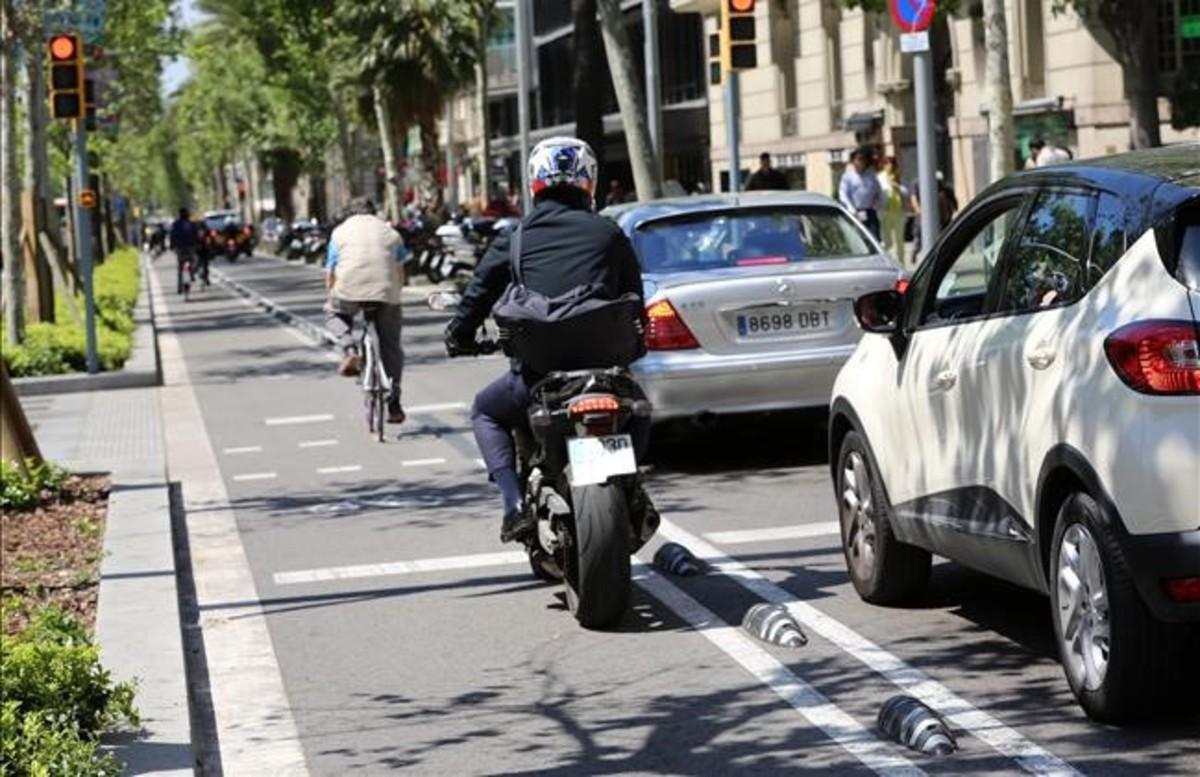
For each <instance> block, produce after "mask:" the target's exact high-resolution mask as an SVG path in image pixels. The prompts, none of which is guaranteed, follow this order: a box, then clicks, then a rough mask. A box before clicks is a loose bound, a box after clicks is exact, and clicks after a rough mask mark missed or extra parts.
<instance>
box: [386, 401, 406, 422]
mask: <svg viewBox="0 0 1200 777" xmlns="http://www.w3.org/2000/svg"><path fill="white" fill-rule="evenodd" d="M387 412H388V414H387V422H388V423H389V424H402V423H404V419H406V418H408V416H407V415H405V414H404V408H403V407H401V406H400V400H398V399H397V400H396V401H394V402H388V411H387Z"/></svg>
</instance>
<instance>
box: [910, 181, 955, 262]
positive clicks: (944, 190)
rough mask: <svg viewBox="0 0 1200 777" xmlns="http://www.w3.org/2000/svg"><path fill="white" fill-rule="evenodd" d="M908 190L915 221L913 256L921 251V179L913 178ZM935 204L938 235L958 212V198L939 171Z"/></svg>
mask: <svg viewBox="0 0 1200 777" xmlns="http://www.w3.org/2000/svg"><path fill="white" fill-rule="evenodd" d="M908 189H909V204H910V205H911V206H912V211H913V218H914V219H915V225H914V226H915V229H914V230H913V231H914V233H915V237H916V240H915V246H914V249H913V254H914V256H915V255H916V254H917V253H919V252H920V250H921V179H920V178H919V177H918V178H914V179H913V180H912V183H911V184H910V185H909V187H908ZM937 204H938V218H937V225H938V233H939V234H940V233H941V231H942V230H943V229H945V228H946V226H947V225H948V224H949V223H950V221H951V220H952V219H953V218H954V214H955V213H957V212H958V197H957V196H956V195H955V194H954V188H953V187H952V186H950V185H949V184H947V183H946V176H945V175H943V174H942V171H941V170H938V171H937Z"/></svg>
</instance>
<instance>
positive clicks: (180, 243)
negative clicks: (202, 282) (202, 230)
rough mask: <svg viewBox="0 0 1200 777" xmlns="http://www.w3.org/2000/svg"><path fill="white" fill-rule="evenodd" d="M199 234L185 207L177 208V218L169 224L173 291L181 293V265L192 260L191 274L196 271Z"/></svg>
mask: <svg viewBox="0 0 1200 777" xmlns="http://www.w3.org/2000/svg"><path fill="white" fill-rule="evenodd" d="M199 242H200V236H199V234H198V230H197V228H196V225H195V224H193V223H192V219H191V214H189V213H188V209H187V208H180V209H179V218H177V219H175V221H174V222H172V224H171V250H172V251H174V252H175V292H176V293H177V294H182V293H183V265H184V262H187V261H191V262H192V274H193V275H195V272H196V248H197V245H198V243H199Z"/></svg>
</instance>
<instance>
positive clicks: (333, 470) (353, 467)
mask: <svg viewBox="0 0 1200 777" xmlns="http://www.w3.org/2000/svg"><path fill="white" fill-rule="evenodd" d="M361 469H362V465H361V464H343V465H342V466H340V467H317V474H318V475H334V474H337V473H339V472H358V471H359V470H361Z"/></svg>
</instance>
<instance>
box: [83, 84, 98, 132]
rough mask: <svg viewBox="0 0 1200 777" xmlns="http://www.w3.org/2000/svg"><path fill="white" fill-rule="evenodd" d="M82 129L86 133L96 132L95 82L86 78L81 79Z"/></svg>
mask: <svg viewBox="0 0 1200 777" xmlns="http://www.w3.org/2000/svg"><path fill="white" fill-rule="evenodd" d="M83 128H84V129H85V130H86V131H88V132H95V131H96V82H95V81H94V80H92V79H91V78H86V77H85V78H84V79H83Z"/></svg>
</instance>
